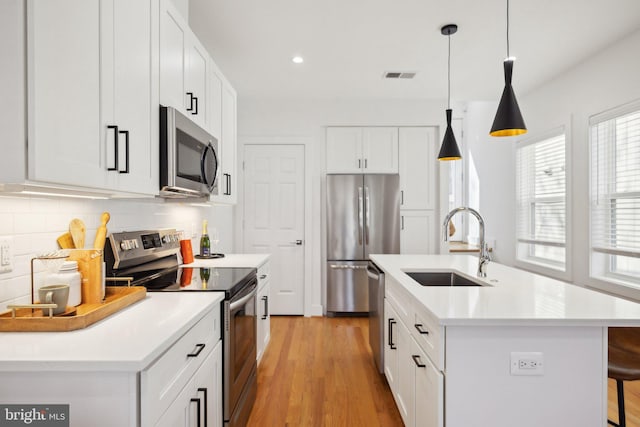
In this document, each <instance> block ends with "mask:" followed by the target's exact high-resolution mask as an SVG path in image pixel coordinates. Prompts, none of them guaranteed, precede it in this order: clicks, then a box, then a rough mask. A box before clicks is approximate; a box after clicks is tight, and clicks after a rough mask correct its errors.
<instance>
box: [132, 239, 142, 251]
mask: <svg viewBox="0 0 640 427" xmlns="http://www.w3.org/2000/svg"><path fill="white" fill-rule="evenodd" d="M131 243H133V247H134V248H135V249H138V248H139V247H140V246H138V240H135V239H134V240H132V241H131Z"/></svg>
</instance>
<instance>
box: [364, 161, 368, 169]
mask: <svg viewBox="0 0 640 427" xmlns="http://www.w3.org/2000/svg"><path fill="white" fill-rule="evenodd" d="M367 167H368V166H367V159H364V168H365V169H367Z"/></svg>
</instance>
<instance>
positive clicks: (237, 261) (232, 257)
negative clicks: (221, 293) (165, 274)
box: [183, 254, 269, 268]
mask: <svg viewBox="0 0 640 427" xmlns="http://www.w3.org/2000/svg"><path fill="white" fill-rule="evenodd" d="M268 260H269V254H225V255H224V258H217V259H197V258H196V259H195V260H194V261H193V262H192V263H190V264H183V265H184V266H185V267H211V268H215V267H249V268H259V267H261V266H262V265H263V264H264V263H265V262H267V261H268Z"/></svg>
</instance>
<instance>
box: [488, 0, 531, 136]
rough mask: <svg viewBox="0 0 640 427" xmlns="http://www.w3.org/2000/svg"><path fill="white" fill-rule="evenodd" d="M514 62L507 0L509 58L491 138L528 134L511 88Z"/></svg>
mask: <svg viewBox="0 0 640 427" xmlns="http://www.w3.org/2000/svg"><path fill="white" fill-rule="evenodd" d="M514 60H515V58H512V57H511V56H509V0H507V58H506V59H505V60H504V90H503V91H502V98H500V104H498V111H497V112H496V117H495V118H494V119H493V126H491V132H489V135H491V136H514V135H522V134H523V133H527V127H526V126H525V124H524V119H523V118H522V114H521V113H520V107H518V101H517V100H516V94H515V93H514V92H513V87H512V86H511V76H512V74H513V61H514Z"/></svg>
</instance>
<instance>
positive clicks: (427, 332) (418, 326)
mask: <svg viewBox="0 0 640 427" xmlns="http://www.w3.org/2000/svg"><path fill="white" fill-rule="evenodd" d="M413 326H415V328H416V329H417V330H418V332H420V334H421V335H429V331H425V330H424V329H422V324H421V323H416V324H415V325H413Z"/></svg>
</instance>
